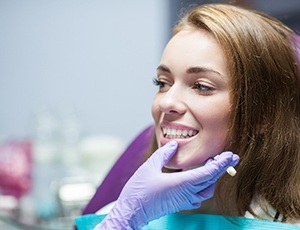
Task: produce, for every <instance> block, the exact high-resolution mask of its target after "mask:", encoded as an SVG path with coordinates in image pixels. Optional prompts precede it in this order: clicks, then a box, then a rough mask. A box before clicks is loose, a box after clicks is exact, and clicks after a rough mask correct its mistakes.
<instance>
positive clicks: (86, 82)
mask: <svg viewBox="0 0 300 230" xmlns="http://www.w3.org/2000/svg"><path fill="white" fill-rule="evenodd" d="M167 12H168V1H161V0H151V1H139V0H129V1H120V0H109V1H98V0H26V1H22V0H1V1H0V108H1V112H0V135H1V137H2V138H23V137H28V136H30V135H33V133H34V132H35V129H36V127H35V125H36V116H38V115H39V114H41V113H44V114H45V113H47V114H48V115H49V116H51V119H52V124H53V125H54V126H56V127H57V128H58V129H59V128H61V126H62V122H63V120H64V119H68V116H69V118H70V117H71V118H72V119H73V118H74V117H76V119H77V123H76V124H74V122H73V125H76V126H77V128H78V129H80V132H81V135H89V134H99V133H100V134H112V135H116V136H119V137H121V138H123V139H124V140H125V141H129V140H131V139H132V138H133V137H134V136H135V135H136V134H137V133H138V132H139V131H140V130H141V129H142V128H144V127H145V126H147V125H148V124H150V123H151V122H152V117H151V110H150V106H151V100H152V97H153V95H154V93H155V91H156V88H155V87H154V86H153V84H152V78H153V77H154V76H155V69H156V66H157V64H158V63H159V60H160V56H161V53H162V50H163V46H164V44H165V42H166V40H167V35H166V34H167V33H166V32H165V31H166V30H167V29H168V21H167V20H165V16H166V14H167ZM73 120H74V119H73Z"/></svg>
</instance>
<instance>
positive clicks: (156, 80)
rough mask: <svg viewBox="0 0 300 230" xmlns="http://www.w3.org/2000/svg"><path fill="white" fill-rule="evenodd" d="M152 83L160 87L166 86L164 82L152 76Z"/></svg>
mask: <svg viewBox="0 0 300 230" xmlns="http://www.w3.org/2000/svg"><path fill="white" fill-rule="evenodd" d="M153 84H154V85H156V86H158V87H159V88H160V89H161V88H163V87H165V86H166V83H165V82H163V81H161V80H158V79H156V78H153Z"/></svg>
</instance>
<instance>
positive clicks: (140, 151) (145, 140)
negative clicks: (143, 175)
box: [82, 125, 154, 215]
mask: <svg viewBox="0 0 300 230" xmlns="http://www.w3.org/2000/svg"><path fill="white" fill-rule="evenodd" d="M153 135H154V126H153V125H150V126H148V127H146V128H145V129H144V130H142V132H141V133H139V134H138V135H137V136H136V137H135V139H134V140H133V141H132V142H131V143H130V144H129V146H128V147H127V149H126V150H125V151H124V153H122V154H121V156H120V157H119V159H118V160H117V161H116V163H115V164H114V165H113V167H112V168H111V170H110V171H109V172H108V174H107V176H106V177H105V179H104V180H103V182H102V183H101V184H100V186H99V187H98V188H97V190H96V192H95V194H94V196H93V198H92V199H91V200H90V201H89V203H88V204H87V206H86V207H85V208H84V210H83V212H82V215H86V214H91V213H96V212H97V211H98V210H100V209H101V208H103V207H104V206H106V205H108V204H110V203H111V202H113V201H115V200H117V198H118V197H119V195H120V193H121V190H122V188H123V187H124V185H125V184H126V182H127V181H128V180H129V178H130V177H131V176H132V175H133V173H134V172H135V171H136V170H137V169H138V167H139V166H140V165H141V164H142V163H143V160H144V157H145V154H146V151H147V149H148V147H149V145H150V142H151V140H152V137H153Z"/></svg>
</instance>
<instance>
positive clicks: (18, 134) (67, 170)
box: [0, 0, 300, 229]
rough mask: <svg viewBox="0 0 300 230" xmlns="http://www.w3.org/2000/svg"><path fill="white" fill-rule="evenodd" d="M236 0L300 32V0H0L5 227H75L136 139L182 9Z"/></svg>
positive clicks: (0, 187)
mask: <svg viewBox="0 0 300 230" xmlns="http://www.w3.org/2000/svg"><path fill="white" fill-rule="evenodd" d="M212 2H223V3H228V2H230V3H233V4H237V5H242V6H245V7H248V8H253V9H258V10H261V11H264V12H266V13H268V14H270V15H273V16H274V17H276V18H278V19H280V20H282V21H283V22H285V23H286V24H287V25H289V26H290V27H291V28H292V29H294V30H295V31H296V32H298V33H299V31H300V1H299V0H277V1H273V0H244V1H242V0H236V1H195V0H194V1H187V0H186V1H185V0H151V1H150V0H148V1H139V0H128V1H120V0H110V1H97V0H26V1H23V0H0V82H1V84H0V107H1V113H0V214H1V215H0V216H1V217H0V228H1V229H2V228H4V227H5V229H49V228H53V229H72V226H73V221H72V220H73V217H74V216H77V215H80V212H81V210H82V208H83V207H84V206H85V204H86V203H87V201H88V200H89V199H90V198H91V197H92V196H93V194H94V192H95V189H96V187H97V186H98V185H99V184H100V183H101V181H102V179H103V178H104V177H105V175H106V173H107V172H108V170H109V169H110V167H111V166H112V165H113V164H114V162H115V161H116V159H117V158H118V157H119V156H120V154H121V153H122V152H123V151H124V149H125V148H126V146H127V145H128V144H129V143H130V141H131V140H132V139H133V138H134V137H135V136H136V135H137V134H138V133H139V132H140V131H141V130H142V129H144V128H145V127H147V126H148V125H149V124H151V123H152V117H151V101H152V98H153V96H154V94H155V92H156V88H155V87H154V86H153V84H152V78H153V77H155V72H156V71H155V69H156V66H157V65H158V64H159V61H160V56H161V54H162V52H163V48H164V46H165V44H166V43H167V41H168V39H169V38H170V36H171V32H172V27H173V26H174V24H175V23H176V22H177V20H178V19H179V16H180V13H181V11H182V9H184V8H186V7H187V6H189V5H191V4H203V3H212Z"/></svg>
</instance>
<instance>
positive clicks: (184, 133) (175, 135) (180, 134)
mask: <svg viewBox="0 0 300 230" xmlns="http://www.w3.org/2000/svg"><path fill="white" fill-rule="evenodd" d="M197 133H198V132H197V131H195V130H181V129H171V128H163V134H164V136H165V137H166V138H169V139H180V138H183V139H184V138H189V137H192V136H195V135H196V134H197Z"/></svg>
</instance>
